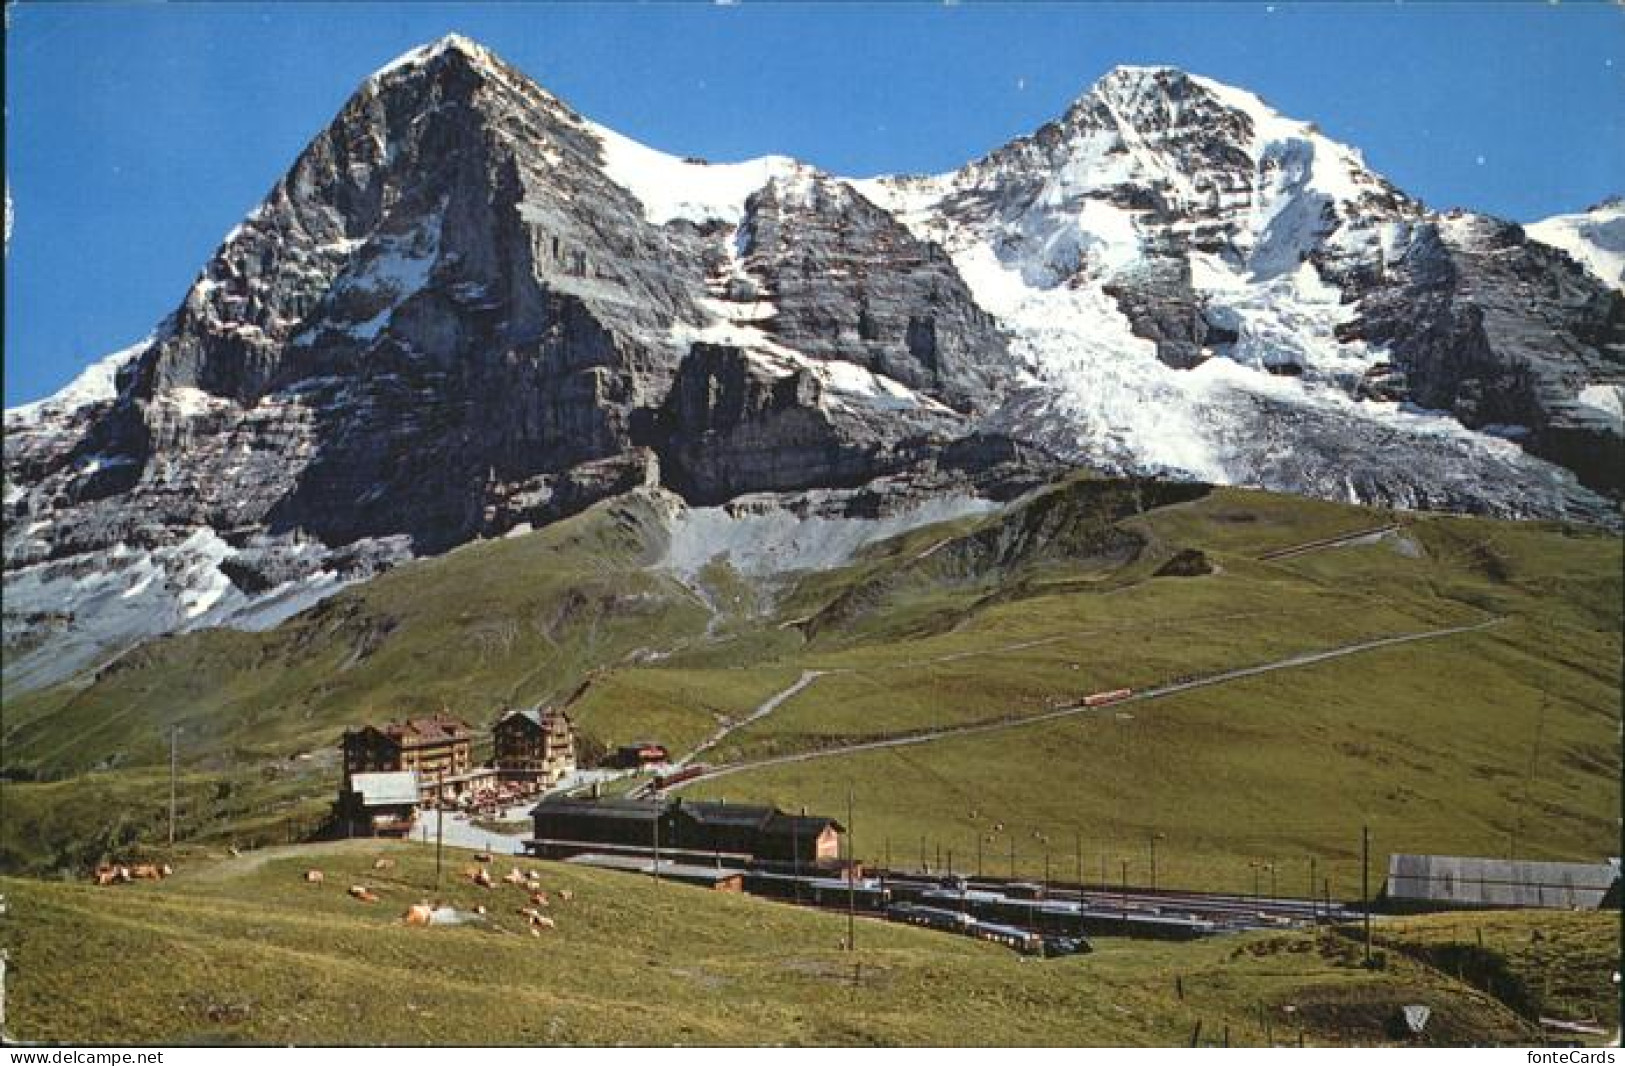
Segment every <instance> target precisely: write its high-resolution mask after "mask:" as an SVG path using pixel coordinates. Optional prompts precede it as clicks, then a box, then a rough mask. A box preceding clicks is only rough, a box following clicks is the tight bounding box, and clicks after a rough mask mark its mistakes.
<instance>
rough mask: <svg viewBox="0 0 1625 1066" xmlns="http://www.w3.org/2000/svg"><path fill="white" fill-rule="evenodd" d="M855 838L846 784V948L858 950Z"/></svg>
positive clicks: (848, 789)
mask: <svg viewBox="0 0 1625 1066" xmlns="http://www.w3.org/2000/svg"><path fill="white" fill-rule="evenodd" d="M856 844H857V838H856V836H855V835H854V834H853V832H852V786H851V785H847V786H846V950H848V951H856V950H858V942H857V936H858V868H857V865H856V863H857V851H856Z"/></svg>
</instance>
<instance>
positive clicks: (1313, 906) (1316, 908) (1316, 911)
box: [1309, 855, 1320, 920]
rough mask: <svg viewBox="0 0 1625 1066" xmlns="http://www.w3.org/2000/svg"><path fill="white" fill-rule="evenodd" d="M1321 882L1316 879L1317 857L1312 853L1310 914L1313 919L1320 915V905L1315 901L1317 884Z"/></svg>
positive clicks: (1310, 862)
mask: <svg viewBox="0 0 1625 1066" xmlns="http://www.w3.org/2000/svg"><path fill="white" fill-rule="evenodd" d="M1319 883H1320V882H1319V881H1316V880H1315V857H1314V856H1313V855H1311V856H1309V916H1310V918H1311V920H1313V919H1318V918H1319V917H1320V905H1319V904H1318V903H1316V902H1315V886H1316V885H1317V884H1319Z"/></svg>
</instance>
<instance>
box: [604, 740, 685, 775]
mask: <svg viewBox="0 0 1625 1066" xmlns="http://www.w3.org/2000/svg"><path fill="white" fill-rule="evenodd" d="M670 760H671V752H670V751H668V750H667V748H666V746H665V745H664V744H662V743H660V742H659V741H656V740H634V741H632V743H630V744H622V745H621V746H620V747H619V748H616V749H615V765H616V766H619V767H623V768H625V769H633V770H635V769H641V768H642V767H645V766H658V765H660V764H661V763H664V762H669V761H670Z"/></svg>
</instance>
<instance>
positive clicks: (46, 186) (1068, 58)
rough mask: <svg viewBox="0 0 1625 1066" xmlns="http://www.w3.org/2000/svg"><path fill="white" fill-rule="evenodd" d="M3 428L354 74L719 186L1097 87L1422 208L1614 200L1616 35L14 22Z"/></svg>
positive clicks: (846, 11)
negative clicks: (1153, 71)
mask: <svg viewBox="0 0 1625 1066" xmlns="http://www.w3.org/2000/svg"><path fill="white" fill-rule="evenodd" d="M7 16H8V19H9V22H10V26H9V32H8V34H7V39H6V59H7V69H6V95H7V107H8V111H9V122H8V125H7V131H6V169H7V173H8V180H9V182H10V184H11V195H12V197H13V200H14V203H15V211H16V217H15V228H14V230H13V233H12V240H11V245H10V251H9V254H8V257H7V263H6V333H5V368H6V380H5V402H6V404H7V405H8V406H10V405H13V404H16V403H20V402H23V401H25V400H30V399H34V398H37V397H39V396H41V395H44V394H46V393H48V392H51V391H53V390H54V389H56V388H58V387H60V386H61V385H62V384H63V383H65V382H66V381H67V380H68V379H70V378H71V377H72V376H73V375H74V374H75V373H76V372H77V371H78V369H79V368H80V367H81V366H83V365H84V364H85V363H87V362H89V361H90V360H92V359H94V358H96V357H98V356H100V355H102V354H105V353H106V352H109V351H112V350H114V349H115V348H118V347H121V346H123V345H125V344H128V343H130V342H131V341H134V340H136V339H138V338H140V337H141V336H143V335H144V334H145V333H146V332H147V331H148V330H149V329H150V328H151V326H152V325H153V324H154V323H155V322H157V321H158V319H160V318H161V317H163V316H164V315H165V314H167V313H168V312H169V311H170V310H171V309H173V308H174V306H175V305H176V304H177V303H178V302H179V300H180V298H181V296H182V295H183V294H184V292H185V290H186V287H187V286H188V285H189V284H190V282H191V280H192V279H193V277H194V276H195V275H196V273H197V271H198V269H199V268H200V267H201V266H202V264H203V262H204V261H205V260H206V259H207V257H208V256H209V254H210V253H211V252H212V251H213V249H214V247H215V245H216V244H217V243H218V241H219V239H220V237H221V236H222V235H223V234H224V233H225V232H226V231H227V230H228V229H230V228H231V226H232V225H234V224H235V223H236V222H237V221H238V220H239V219H240V218H241V217H242V216H243V215H244V214H245V213H246V212H247V211H248V210H249V209H250V208H251V207H253V205H254V204H255V203H257V202H258V201H259V199H260V198H261V197H262V196H263V195H264V193H265V192H266V191H267V190H268V189H269V187H270V186H271V184H272V183H273V182H274V181H275V180H276V179H277V177H278V176H279V175H281V173H282V172H283V171H284V170H285V169H286V168H287V166H288V165H289V164H290V163H291V162H292V161H293V158H294V156H295V155H296V154H297V153H298V151H299V150H300V149H301V148H302V147H303V146H304V144H305V143H306V142H307V141H308V140H309V139H310V138H311V137H312V136H313V135H314V134H316V133H317V132H318V131H319V130H320V129H321V128H322V127H323V126H324V125H325V124H326V123H327V122H328V120H329V119H330V118H331V117H332V115H333V114H334V113H335V112H336V111H337V110H338V108H339V107H340V105H341V104H343V102H344V100H345V99H346V97H348V95H349V94H350V93H351V92H352V91H353V90H354V89H355V87H356V86H357V85H358V84H359V83H360V81H361V80H362V79H363V78H365V77H366V75H367V74H369V73H370V72H371V71H372V70H374V69H375V68H377V67H379V66H381V65H382V64H383V63H385V62H386V61H388V60H389V59H391V58H393V57H394V56H396V55H398V54H399V53H401V52H403V51H405V50H406V49H408V48H410V47H412V46H414V45H417V44H420V43H422V42H424V41H427V40H431V39H433V38H436V37H439V36H441V35H442V34H443V33H446V32H447V31H451V30H456V31H459V32H462V33H465V34H468V35H469V36H472V37H475V38H477V39H479V40H481V41H484V42H485V43H486V44H487V45H489V46H490V47H492V48H493V49H495V50H496V51H497V52H498V53H500V54H502V55H503V56H505V57H506V58H507V59H508V60H509V61H510V62H512V63H513V64H515V65H516V66H518V67H519V68H520V69H521V70H523V71H525V72H527V73H528V74H530V75H531V76H532V77H534V78H535V79H537V80H538V81H540V82H541V83H542V84H543V85H545V86H547V87H548V88H549V89H551V90H552V91H553V92H555V93H557V94H558V95H560V96H562V97H563V98H564V99H566V100H567V101H569V102H570V103H571V104H572V105H573V106H575V107H576V108H577V109H578V110H580V111H582V112H583V113H585V114H587V115H589V116H590V117H592V118H594V119H596V120H598V121H600V122H603V123H605V124H606V125H609V126H612V127H614V128H616V129H619V130H621V131H622V132H624V133H626V134H628V135H630V136H633V137H636V138H637V139H639V140H642V141H644V142H646V143H649V144H651V145H654V146H655V147H658V148H663V149H666V150H668V151H673V152H678V153H681V154H697V155H704V156H707V157H709V158H712V159H718V160H723V159H729V158H739V157H744V156H750V155H760V154H763V153H768V152H782V153H786V154H790V155H794V156H797V157H799V158H802V159H805V160H807V161H809V162H812V163H814V164H816V165H818V166H821V167H823V168H825V169H828V170H831V171H834V172H836V173H842V174H851V175H868V174H874V173H881V172H895V171H914V172H921V171H936V170H943V169H948V168H951V167H954V166H957V165H958V164H960V163H962V162H964V161H966V160H967V159H971V158H974V157H975V156H978V155H980V154H982V153H984V152H986V151H987V150H989V149H991V148H993V147H995V146H996V145H998V144H1000V143H1002V142H1003V141H1005V140H1007V139H1009V138H1010V137H1013V136H1016V135H1018V134H1021V133H1025V132H1028V131H1030V130H1031V129H1033V128H1034V127H1036V126H1037V125H1039V124H1040V123H1042V122H1044V121H1045V120H1047V119H1049V118H1052V117H1054V116H1055V115H1057V114H1059V113H1060V112H1061V111H1062V110H1063V109H1064V108H1065V107H1066V105H1067V104H1068V102H1070V101H1071V100H1072V99H1073V98H1074V97H1075V96H1077V95H1078V94H1079V93H1080V92H1082V91H1083V90H1084V89H1086V88H1087V87H1088V86H1089V84H1090V83H1091V82H1093V81H1094V80H1095V79H1096V78H1097V77H1099V76H1100V75H1101V74H1102V73H1104V72H1105V71H1106V70H1108V69H1110V68H1111V67H1112V66H1114V65H1116V64H1119V63H1147V64H1148V63H1169V64H1174V65H1177V66H1180V67H1184V68H1186V69H1188V70H1191V71H1193V72H1195V73H1200V74H1206V75H1208V76H1211V77H1215V78H1218V79H1220V80H1223V81H1227V82H1230V83H1232V84H1236V85H1240V86H1243V87H1246V88H1249V89H1252V90H1254V91H1255V92H1258V93H1260V94H1261V95H1263V96H1264V98H1265V99H1266V100H1268V101H1270V102H1271V103H1272V104H1273V105H1274V106H1275V107H1277V108H1278V109H1279V110H1281V111H1283V112H1285V113H1286V114H1289V115H1291V116H1293V117H1296V118H1302V119H1309V120H1313V121H1316V122H1318V123H1319V124H1320V126H1321V127H1322V129H1324V130H1325V131H1326V132H1327V133H1328V134H1330V135H1331V136H1333V137H1336V138H1338V139H1340V140H1344V141H1347V142H1349V143H1352V144H1354V145H1357V146H1359V147H1360V148H1362V149H1363V150H1364V151H1365V154H1366V158H1367V161H1368V162H1370V163H1371V164H1372V165H1373V166H1374V167H1376V168H1377V169H1378V170H1380V171H1382V172H1383V173H1385V174H1386V175H1387V176H1388V177H1390V178H1391V179H1393V180H1394V181H1395V182H1397V183H1398V184H1399V185H1400V186H1401V187H1402V188H1404V189H1406V190H1407V191H1409V192H1411V193H1412V194H1413V195H1417V196H1420V197H1421V198H1422V199H1424V200H1425V201H1427V202H1428V203H1430V204H1432V205H1434V206H1437V207H1447V206H1453V205H1461V206H1468V207H1473V208H1476V209H1480V210H1485V211H1489V212H1492V213H1495V214H1499V215H1502V216H1505V217H1509V218H1515V219H1520V220H1529V219H1533V218H1539V217H1544V216H1546V215H1549V214H1555V213H1558V212H1561V211H1569V210H1577V209H1580V208H1582V207H1585V206H1587V205H1589V204H1591V203H1594V202H1596V201H1597V200H1600V199H1602V198H1604V197H1605V196H1608V195H1612V194H1617V193H1619V192H1622V191H1625V9H1622V8H1621V7H1619V6H1618V5H1613V4H1596V5H1586V6H1582V5H1576V4H1570V3H1564V4H1561V5H1549V4H1544V3H1541V4H1529V5H1523V6H1514V5H1508V4H1446V5H1431V6H1430V5H1415V4H1404V5H1378V4H1351V5H1332V4H1320V5H1314V6H1297V5H1293V4H1289V3H1281V2H1277V3H1246V4H1242V3H1234V4H1213V5H1194V6H1184V5H1173V4H1159V5H1143V6H1142V5H1094V4H1080V5H1067V4H1047V5H1037V4H1035V5H1030V6H1029V5H1009V4H1005V5H986V6H984V5H978V4H975V3H970V2H966V3H963V4H926V3H921V4H910V5H903V4H892V5H875V6H861V5H850V6H838V7H837V6H824V5H818V4H805V5H793V6H792V5H770V4H755V3H751V2H749V0H746V2H744V3H740V4H734V5H727V6H721V5H709V4H700V5H694V6H688V5H679V4H650V5H638V6H631V5H625V6H623V5H614V4H605V5H586V4H582V5H560V6H542V5H527V4H506V5H491V6H485V5H479V4H452V5H428V4H416V5H407V4H400V5H395V4H391V5H385V4H355V5H329V4H298V3H287V4H281V5H275V6H273V5H263V6H262V5H253V4H173V5H164V4H132V5H128V6H125V5H117V4H97V5H88V4H87V5H73V4H51V5H47V4H41V3H34V4H30V3H23V4H21V5H10V4H8V6H7Z"/></svg>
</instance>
